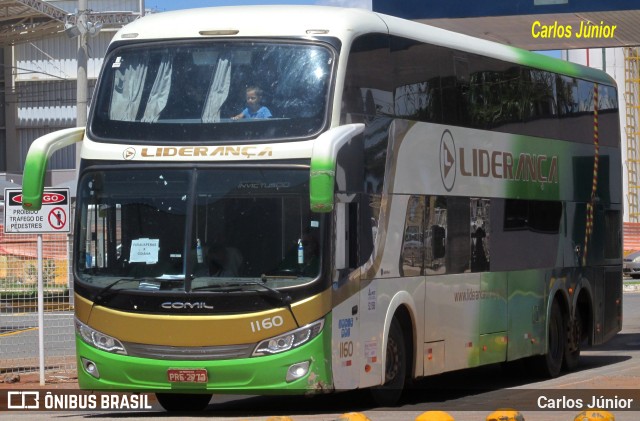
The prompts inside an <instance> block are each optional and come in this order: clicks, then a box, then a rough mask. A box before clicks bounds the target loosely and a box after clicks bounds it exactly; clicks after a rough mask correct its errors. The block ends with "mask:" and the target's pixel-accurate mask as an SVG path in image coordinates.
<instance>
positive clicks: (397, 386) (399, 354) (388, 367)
mask: <svg viewBox="0 0 640 421" xmlns="http://www.w3.org/2000/svg"><path fill="white" fill-rule="evenodd" d="M385 361H386V363H385V369H384V378H385V381H384V384H383V385H382V386H378V387H374V388H372V389H371V396H372V397H373V400H374V401H375V403H376V404H378V405H379V406H394V405H396V404H397V403H398V401H399V400H400V396H401V395H402V389H403V388H404V383H405V380H406V377H407V352H406V348H405V342H404V335H403V333H402V328H401V327H400V322H399V321H398V319H397V318H394V319H393V320H392V321H391V327H390V329H389V338H388V339H387V350H386V358H385Z"/></svg>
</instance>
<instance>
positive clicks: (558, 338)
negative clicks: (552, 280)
mask: <svg viewBox="0 0 640 421" xmlns="http://www.w3.org/2000/svg"><path fill="white" fill-rule="evenodd" d="M566 349H567V323H566V321H565V319H564V316H563V314H562V309H561V308H560V304H559V303H558V301H557V300H554V301H553V304H552V305H551V312H550V314H549V334H548V336H547V352H546V353H545V354H544V355H541V356H539V357H535V359H534V361H535V364H534V366H533V368H534V369H535V371H534V373H536V372H537V373H542V375H543V376H544V377H548V378H554V377H558V375H559V374H560V371H561V370H562V363H563V361H564V355H565V350H566Z"/></svg>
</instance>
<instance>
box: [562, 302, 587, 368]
mask: <svg viewBox="0 0 640 421" xmlns="http://www.w3.org/2000/svg"><path fill="white" fill-rule="evenodd" d="M583 330H584V326H583V320H582V312H581V311H580V309H579V308H577V309H576V316H575V318H574V320H573V326H572V327H569V328H568V329H567V346H566V349H565V352H564V368H565V369H566V370H568V371H573V370H575V369H576V368H577V367H578V363H579V362H580V343H581V342H582V333H583Z"/></svg>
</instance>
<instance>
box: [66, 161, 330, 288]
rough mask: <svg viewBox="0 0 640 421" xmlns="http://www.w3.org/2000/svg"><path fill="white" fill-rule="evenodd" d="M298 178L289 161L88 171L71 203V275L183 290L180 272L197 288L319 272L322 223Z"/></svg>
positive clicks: (279, 283)
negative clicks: (74, 233)
mask: <svg viewBox="0 0 640 421" xmlns="http://www.w3.org/2000/svg"><path fill="white" fill-rule="evenodd" d="M308 180H309V177H308V171H307V172H305V171H302V170H300V171H297V170H293V171H292V170H291V169H287V170H283V169H246V168H240V169H206V170H203V169H159V168H158V169H144V170H127V171H93V172H89V173H87V174H86V175H84V176H83V177H82V179H81V181H80V185H79V186H80V189H79V191H80V194H79V197H78V204H77V209H78V210H77V211H78V212H80V214H79V216H80V225H79V230H78V239H77V243H76V256H77V257H76V258H77V262H76V263H77V265H76V267H77V273H76V274H77V276H78V281H79V282H80V283H82V284H85V285H87V286H93V287H97V288H106V287H109V289H113V290H123V289H131V288H134V289H137V290H140V289H145V290H151V291H153V290H167V289H170V290H184V288H185V285H186V283H185V280H186V279H189V280H190V281H191V289H192V290H203V291H208V290H210V291H215V290H216V287H225V286H230V285H236V286H237V285H238V284H240V285H242V284H243V283H248V282H254V283H255V282H260V283H267V282H268V286H269V287H272V288H280V287H289V286H296V285H302V284H305V283H309V282H311V281H313V280H314V279H315V278H317V277H318V276H319V274H320V261H321V258H322V255H321V240H322V238H321V235H320V231H321V229H322V226H321V219H320V216H319V215H315V214H313V213H311V212H310V211H309V187H308V183H309V181H308ZM185 273H187V274H188V276H185ZM114 283H116V284H114ZM111 284H114V285H113V286H110V285H111Z"/></svg>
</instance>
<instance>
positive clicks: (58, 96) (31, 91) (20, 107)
mask: <svg viewBox="0 0 640 421" xmlns="http://www.w3.org/2000/svg"><path fill="white" fill-rule="evenodd" d="M50 3H51V4H53V5H54V6H57V7H59V8H61V9H63V10H66V11H68V12H70V13H75V12H76V10H77V7H78V2H77V1H71V0H64V1H55V0H54V1H50ZM138 6H139V2H138V0H99V1H97V0H90V1H89V9H90V10H93V11H111V12H112V11H134V12H137V11H138ZM114 34H115V31H113V30H104V31H101V32H100V33H99V34H98V35H97V36H95V37H90V38H89V39H88V52H89V59H88V63H87V76H88V78H89V103H90V102H91V97H92V94H93V88H94V87H95V81H96V79H97V77H98V75H99V73H100V68H101V66H102V62H103V59H104V55H105V52H106V50H107V46H108V45H109V42H110V41H111V39H112V38H113V35H114ZM77 51H78V40H77V39H76V38H69V37H67V36H66V35H62V36H56V37H51V38H47V39H44V40H40V41H35V42H29V43H25V44H20V45H17V46H16V48H15V61H16V67H17V69H16V94H17V102H18V104H17V118H18V121H17V122H16V126H17V133H16V139H15V141H16V142H18V145H19V150H20V156H18V157H9V159H17V160H19V161H18V162H19V170H20V171H22V170H23V169H24V161H25V158H26V154H27V151H28V150H29V146H30V145H31V143H32V142H33V141H34V140H35V139H37V138H38V137H40V136H42V135H45V134H47V133H50V132H52V131H55V130H59V129H62V128H66V127H74V126H75V125H76V89H77V88H76V76H77V62H76V55H77ZM2 114H3V115H4V113H2ZM4 150H6V149H5V148H3V151H4ZM75 155H76V149H75V148H64V149H63V150H61V151H57V152H56V153H55V154H54V155H53V156H52V157H51V159H50V161H49V166H48V168H49V169H52V170H56V169H72V168H75V163H76V158H75Z"/></svg>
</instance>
